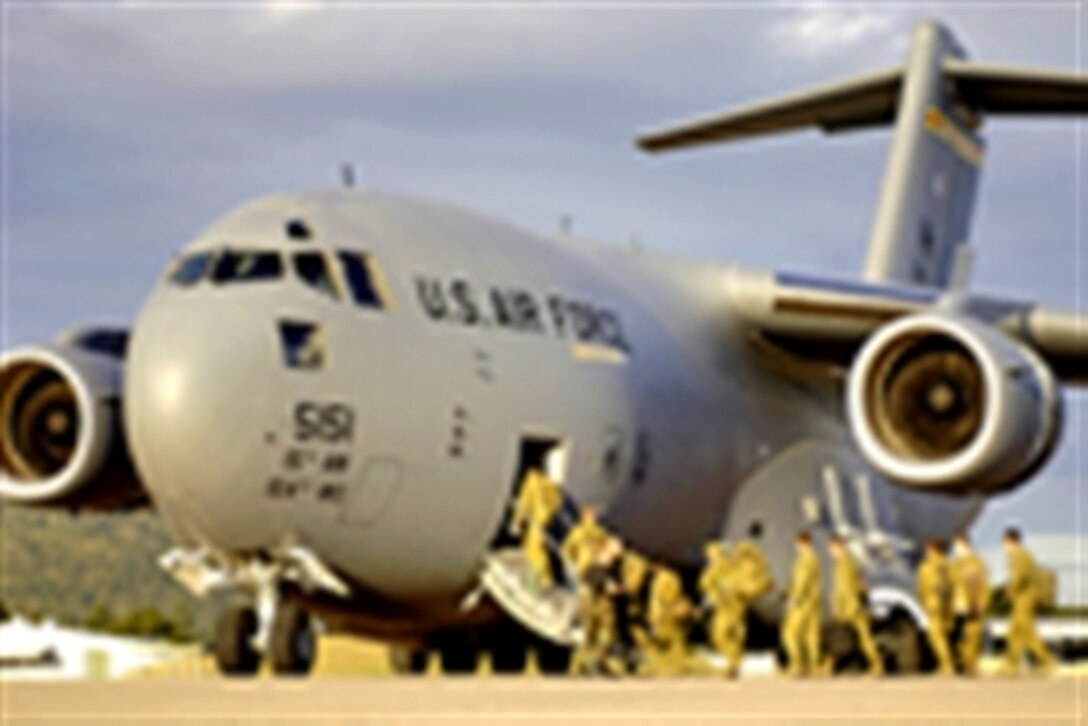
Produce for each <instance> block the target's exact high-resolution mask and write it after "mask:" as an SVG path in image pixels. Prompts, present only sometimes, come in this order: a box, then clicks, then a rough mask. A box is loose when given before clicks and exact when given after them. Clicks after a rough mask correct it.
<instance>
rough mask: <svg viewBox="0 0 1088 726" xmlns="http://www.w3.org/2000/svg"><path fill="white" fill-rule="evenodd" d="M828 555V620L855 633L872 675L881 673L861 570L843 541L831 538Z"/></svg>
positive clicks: (882, 663)
mask: <svg viewBox="0 0 1088 726" xmlns="http://www.w3.org/2000/svg"><path fill="white" fill-rule="evenodd" d="M828 551H829V553H830V554H831V560H832V562H833V563H834V569H833V571H832V577H831V582H832V594H831V616H832V617H833V618H834V619H835V620H837V621H838V622H840V623H843V624H844V625H846V626H848V627H849V628H850V629H851V630H853V631H854V634H855V635H856V637H857V639H858V645H859V646H860V647H861V652H862V653H864V654H865V660H866V661H868V663H869V673H870V674H871V675H881V674H882V673H884V662H883V660H882V659H881V657H880V653H879V652H878V651H877V649H876V644H875V643H874V642H873V633H872V629H871V628H870V624H869V611H868V609H867V606H866V601H867V592H868V587H867V585H866V584H865V579H864V578H863V577H862V576H861V568H860V567H858V563H857V561H856V560H854V558H853V556H852V555H851V554H850V552H849V551H848V550H847V549H846V543H845V542H844V541H843V539H842V537H839V536H838V535H832V537H831V539H830V541H829V542H828Z"/></svg>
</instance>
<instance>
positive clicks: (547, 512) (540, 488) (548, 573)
mask: <svg viewBox="0 0 1088 726" xmlns="http://www.w3.org/2000/svg"><path fill="white" fill-rule="evenodd" d="M562 503H563V497H562V494H560V492H559V487H558V486H556V484H555V483H554V482H552V481H551V479H549V478H548V477H546V476H545V475H544V474H543V473H541V472H540V471H539V470H537V469H531V470H529V472H528V473H527V474H526V475H525V481H524V483H522V485H521V490H520V491H519V492H518V498H517V501H516V502H515V503H514V516H513V518H512V520H511V525H512V527H513V529H514V531H515V532H521V533H522V539H521V546H522V550H523V551H524V552H525V559H526V560H527V561H528V563H529V567H530V571H531V573H532V577H533V580H532V585H533V587H534V588H535V589H537V590H547V589H549V588H550V587H551V586H552V584H553V578H552V568H551V562H550V561H549V559H548V525H549V524H550V523H551V521H552V518H553V517H555V514H556V512H558V511H559V508H560V507H561V506H562Z"/></svg>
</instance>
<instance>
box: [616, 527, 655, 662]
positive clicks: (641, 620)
mask: <svg viewBox="0 0 1088 726" xmlns="http://www.w3.org/2000/svg"><path fill="white" fill-rule="evenodd" d="M649 574H650V563H649V562H648V561H647V560H646V558H645V557H643V556H642V555H640V554H639V553H638V552H636V551H635V550H634V549H632V548H631V547H627V548H625V549H624V551H623V559H622V561H621V563H620V581H621V583H622V590H621V592H620V595H619V596H618V597H617V598H616V599H615V604H616V637H617V639H618V640H619V642H620V644H621V645H622V646H623V649H624V661H625V663H624V665H625V667H626V669H627V671H628V672H634V671H635V670H636V669H637V668H638V663H639V660H640V655H641V654H640V649H642V648H644V647H645V646H646V644H647V642H648V635H647V633H646V598H645V594H646V589H647V588H646V585H647V580H648V578H649Z"/></svg>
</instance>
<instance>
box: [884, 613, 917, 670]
mask: <svg viewBox="0 0 1088 726" xmlns="http://www.w3.org/2000/svg"><path fill="white" fill-rule="evenodd" d="M873 639H874V640H875V641H876V647H877V650H878V651H879V652H880V655H881V657H882V658H883V659H884V670H885V672H887V673H896V674H899V675H906V674H911V673H921V672H922V671H923V670H925V668H926V649H925V647H924V645H923V640H924V636H923V634H922V631H921V629H920V628H919V627H918V625H917V624H916V623H915V622H914V620H913V619H911V617H910V616H908V615H894V616H892V618H890V619H889V620H888V621H887V622H886V623H882V624H880V625H879V626H878V627H877V629H876V632H875V633H874V634H873Z"/></svg>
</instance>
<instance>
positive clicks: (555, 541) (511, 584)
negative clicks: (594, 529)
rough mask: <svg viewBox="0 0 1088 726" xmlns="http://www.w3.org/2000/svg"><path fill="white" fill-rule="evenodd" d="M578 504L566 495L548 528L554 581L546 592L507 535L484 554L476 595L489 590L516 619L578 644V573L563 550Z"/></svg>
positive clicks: (553, 638)
mask: <svg viewBox="0 0 1088 726" xmlns="http://www.w3.org/2000/svg"><path fill="white" fill-rule="evenodd" d="M577 513H578V507H577V504H576V503H575V502H574V500H573V499H572V498H571V497H570V495H569V494H568V493H566V492H564V493H563V506H562V508H561V509H560V511H559V512H558V513H557V514H556V516H555V517H554V518H553V519H552V522H551V524H550V525H549V526H548V549H549V552H550V554H551V560H552V576H553V579H554V584H553V585H552V586H551V587H549V588H547V589H544V590H541V589H539V588H537V587H536V586H535V585H534V583H533V578H532V568H531V566H530V565H529V562H528V561H527V560H526V557H525V553H524V552H523V551H522V548H521V546H520V544H518V543H517V542H516V541H514V540H513V539H512V538H510V537H507V536H500V537H497V538H496V542H495V546H493V548H492V550H491V551H490V552H489V553H488V554H487V556H485V557H484V561H483V566H482V568H481V571H480V586H479V588H478V590H477V597H479V596H481V595H482V594H483V593H485V592H486V593H487V594H488V595H490V596H491V598H492V599H493V600H494V601H495V602H496V603H497V604H498V605H499V606H500V607H501V608H502V609H503V610H504V611H505V612H506V613H507V614H508V615H509V616H510V617H511V618H513V619H514V620H516V621H518V622H519V623H521V624H522V625H523V626H525V627H526V628H528V629H529V630H531V631H532V632H534V633H536V634H537V635H539V636H541V637H542V638H546V639H547V640H550V641H552V642H554V643H556V644H559V645H565V646H568V647H573V646H575V645H577V644H578V643H579V642H580V641H581V638H582V631H581V626H580V623H579V622H578V596H577V585H576V581H575V578H574V576H573V575H572V574H571V573H570V571H569V569H568V567H567V564H566V562H564V560H563V557H562V555H561V554H560V549H561V547H562V544H563V541H564V540H565V539H566V536H567V533H568V532H569V531H570V529H571V527H573V526H574V523H575V522H576V521H577V516H578V514H577Z"/></svg>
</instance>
